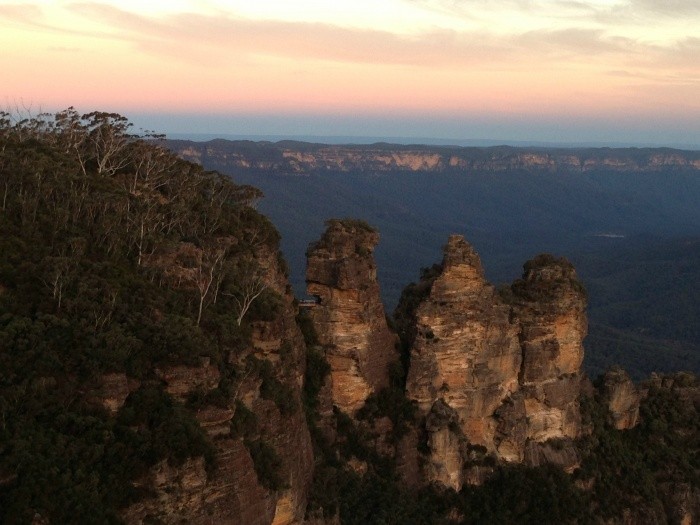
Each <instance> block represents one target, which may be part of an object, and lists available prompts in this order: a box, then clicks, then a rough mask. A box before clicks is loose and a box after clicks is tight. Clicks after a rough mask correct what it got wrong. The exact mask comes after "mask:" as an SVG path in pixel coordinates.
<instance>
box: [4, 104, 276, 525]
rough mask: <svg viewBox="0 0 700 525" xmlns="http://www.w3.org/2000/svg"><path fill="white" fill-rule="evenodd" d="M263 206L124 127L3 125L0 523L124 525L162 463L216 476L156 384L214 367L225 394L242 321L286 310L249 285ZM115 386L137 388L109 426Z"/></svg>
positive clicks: (188, 423)
mask: <svg viewBox="0 0 700 525" xmlns="http://www.w3.org/2000/svg"><path fill="white" fill-rule="evenodd" d="M259 196H260V194H259V192H258V191H257V190H254V189H252V188H249V187H241V186H235V185H233V184H232V183H231V182H230V181H229V180H228V179H227V178H225V177H222V176H219V175H218V174H215V173H209V172H206V171H204V170H203V169H202V168H201V167H200V166H198V165H195V164H191V163H189V162H185V161H182V160H179V159H178V158H176V157H175V156H174V155H173V154H171V153H169V152H168V151H166V150H164V149H162V148H160V147H157V146H155V145H153V144H152V143H148V142H144V141H143V140H140V139H138V138H137V137H135V136H133V135H131V134H130V125H129V123H128V122H127V121H126V120H125V119H124V118H123V117H120V116H119V115H114V114H107V113H91V114H88V115H82V116H81V115H79V114H77V113H76V112H75V111H74V110H72V109H69V110H66V111H64V112H61V113H58V114H56V115H40V116H38V117H36V118H32V119H27V120H24V121H20V122H15V121H13V120H11V119H10V115H7V114H2V113H0V232H2V234H1V235H0V521H1V522H3V523H28V522H29V521H31V519H32V518H33V517H34V515H35V514H36V515H37V516H43V517H44V518H46V519H48V520H49V521H50V522H51V523H69V522H70V523H78V522H81V523H102V522H115V521H119V516H118V510H119V509H120V508H122V507H124V506H126V505H127V504H129V503H132V502H134V501H137V500H138V499H140V498H141V497H143V496H144V494H143V493H140V492H139V489H137V488H136V486H135V485H134V484H133V483H132V482H133V480H134V479H136V478H138V477H139V476H141V475H142V474H144V473H145V472H146V471H147V469H148V468H150V467H151V466H152V465H154V464H155V463H157V462H159V461H162V460H168V462H170V463H172V464H175V465H177V464H181V463H182V462H183V461H185V460H186V459H187V458H189V457H192V456H204V457H205V458H206V460H207V463H208V465H209V466H210V467H211V468H215V465H214V462H213V446H212V443H211V441H210V439H209V438H208V437H207V436H206V433H205V432H204V431H203V430H202V429H201V428H200V425H199V424H198V422H197V421H196V420H195V418H194V416H193V412H192V411H191V410H188V409H187V408H186V406H185V405H184V404H183V403H182V402H181V401H178V400H176V399H174V398H173V397H172V396H171V395H170V394H168V393H167V392H166V391H165V390H164V387H163V385H164V384H163V382H162V381H161V380H160V379H159V376H158V370H159V369H160V368H163V367H167V366H173V365H198V364H200V363H201V362H202V360H206V361H207V362H209V363H211V365H212V366H214V367H217V368H218V369H219V370H220V373H221V377H222V380H221V382H220V383H219V384H218V386H217V387H216V388H215V389H214V390H213V391H212V392H210V393H209V394H208V396H209V399H208V401H209V402H216V401H217V399H215V398H217V396H218V399H220V400H221V399H225V397H226V395H227V389H230V388H231V387H232V383H233V382H234V378H235V377H236V374H237V373H238V372H237V370H236V367H235V366H234V365H233V364H232V363H234V360H232V359H231V357H230V356H231V355H232V354H235V353H236V352H237V351H240V349H241V348H242V347H243V346H244V345H245V344H246V341H247V340H248V339H249V337H250V327H249V322H248V321H250V320H252V319H255V318H261V317H264V316H266V315H268V316H269V315H270V311H273V310H274V305H275V302H276V301H277V298H276V296H275V294H274V293H273V292H272V291H270V290H263V288H262V287H260V288H258V289H256V287H255V285H256V282H257V281H256V280H257V279H259V269H258V263H257V261H256V258H255V250H256V248H257V247H260V246H263V245H269V246H271V247H272V249H273V253H274V250H275V249H276V243H277V241H278V236H277V233H276V232H275V230H274V228H273V227H272V226H271V224H270V223H269V222H268V221H267V219H265V218H264V217H262V216H261V215H259V214H258V213H257V212H255V211H254V210H253V209H252V208H251V207H250V206H249V204H250V203H251V202H252V201H253V200H254V199H256V198H258V197H259ZM251 293H253V294H258V293H260V295H259V296H258V297H257V299H256V301H254V303H250V302H247V299H250V295H251ZM110 373H122V374H125V375H126V377H128V378H129V381H130V383H131V382H133V383H135V384H136V385H140V386H137V387H136V388H135V390H134V391H133V392H131V394H130V395H129V396H128V398H127V399H126V402H125V403H124V404H123V406H121V408H119V409H118V411H116V412H115V413H111V412H110V411H109V410H108V409H107V407H106V404H105V399H104V397H103V395H104V394H103V393H102V391H101V389H102V383H103V378H104V376H105V374H110ZM215 386H216V385H215Z"/></svg>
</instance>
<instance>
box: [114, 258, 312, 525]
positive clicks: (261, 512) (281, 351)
mask: <svg viewBox="0 0 700 525" xmlns="http://www.w3.org/2000/svg"><path fill="white" fill-rule="evenodd" d="M255 259H256V260H255V262H256V264H257V265H258V266H259V267H260V269H261V272H262V274H263V275H264V279H265V286H266V288H267V289H268V290H270V291H271V292H274V293H275V294H276V296H277V297H278V298H279V308H277V309H276V310H275V315H274V316H271V318H270V319H269V320H264V321H263V320H260V321H254V322H252V323H251V325H252V334H251V344H250V346H249V347H247V348H245V349H243V350H236V351H232V352H231V353H230V355H229V356H228V361H229V362H230V363H231V364H232V365H233V366H234V369H235V370H236V375H235V378H234V381H235V382H234V383H233V386H232V387H231V388H229V391H230V394H229V398H228V399H226V400H225V403H224V404H223V405H222V403H221V401H219V403H218V404H216V405H205V406H202V407H200V408H198V409H197V410H196V411H195V413H194V416H195V417H196V419H197V420H198V422H199V424H200V426H201V428H202V429H203V430H204V431H205V432H206V433H207V434H208V436H209V439H210V442H211V444H212V445H213V447H214V453H215V458H214V465H215V468H214V469H207V468H206V465H205V461H204V458H202V457H195V458H192V459H189V460H187V461H185V462H184V463H183V464H181V465H170V464H168V463H167V461H164V462H161V463H159V464H157V465H155V466H154V467H153V468H151V469H150V470H149V471H148V472H147V473H146V474H145V475H144V476H143V477H142V479H140V480H139V481H138V485H139V487H140V488H142V489H144V491H145V492H146V493H148V494H150V496H149V497H147V498H144V499H142V500H140V501H139V502H138V503H135V504H133V505H131V506H130V507H128V508H126V509H124V511H123V513H122V518H123V520H124V521H125V522H126V523H143V522H150V521H153V522H158V523H200V524H211V523H222V524H239V523H246V524H251V525H270V524H274V525H286V524H292V523H301V522H302V521H303V518H304V515H305V512H306V503H307V498H308V493H309V489H310V484H311V476H312V473H313V468H314V458H313V450H312V447H311V437H310V434H309V429H308V426H307V423H306V418H305V416H304V412H303V409H302V406H301V405H302V402H301V389H302V386H303V377H304V370H305V367H306V361H305V355H306V354H305V345H304V341H303V338H302V335H301V333H300V331H299V328H298V326H297V325H296V322H295V314H296V309H295V306H294V298H293V296H292V295H291V293H290V291H289V290H290V288H289V284H288V282H287V278H286V276H285V274H284V272H283V270H282V268H280V264H279V259H278V257H277V252H276V251H275V250H274V249H273V248H272V247H269V246H261V247H258V249H257V253H256V255H255ZM253 362H257V363H258V367H257V368H256V367H254V366H251V363H253ZM265 363H268V365H265ZM262 366H265V368H266V370H267V371H268V374H269V375H270V377H267V381H274V382H275V385H278V386H279V385H281V386H282V387H284V388H286V390H285V391H286V392H287V394H288V396H289V399H284V400H282V401H284V402H285V405H286V408H282V407H280V406H278V404H277V402H276V401H275V400H273V399H266V398H265V396H264V395H263V393H262V388H263V382H264V381H265V379H264V378H262V377H261V375H260V372H259V369H260V368H261V367H262ZM157 374H158V377H159V379H160V380H161V381H162V382H163V385H164V389H165V390H166V391H167V392H168V393H170V394H171V395H172V396H173V398H175V399H177V400H179V401H180V402H181V403H185V402H186V400H187V399H188V397H189V396H190V395H191V394H192V393H193V392H198V393H200V394H205V395H206V394H207V393H209V392H211V391H212V390H213V389H215V388H216V387H217V386H218V384H219V381H220V380H221V379H222V378H221V376H220V373H219V370H218V369H217V368H216V367H215V366H214V365H213V364H212V363H210V362H209V361H207V360H204V361H203V362H202V363H201V364H200V366H198V367H197V366H191V367H183V366H180V367H170V368H163V369H159V370H158V371H157ZM104 384H105V387H104V389H103V390H105V398H104V402H103V403H104V404H105V406H107V407H108V408H112V406H114V407H116V408H118V405H119V404H120V403H123V400H124V398H125V397H126V395H128V391H129V385H128V384H126V382H125V381H124V380H120V378H119V377H116V376H114V377H113V376H105V379H104ZM241 411H247V413H248V414H249V416H248V417H249V418H252V419H254V420H255V425H254V427H255V428H254V429H253V430H251V431H250V433H249V434H247V435H240V434H239V433H236V432H234V431H233V429H232V423H234V420H235V418H236V417H237V414H238V413H239V412H241ZM238 415H239V416H240V414H238ZM234 426H235V425H234ZM250 442H264V443H265V446H266V447H268V450H269V451H272V452H271V453H272V454H274V456H275V457H276V458H277V459H278V460H279V464H278V465H277V467H276V475H278V476H279V478H280V480H281V483H280V485H281V486H280V487H279V488H277V489H276V490H272V489H268V488H266V486H265V483H264V481H263V480H261V479H260V478H259V475H258V471H257V470H256V466H255V458H254V457H253V455H252V453H251V451H250V448H249V443H250Z"/></svg>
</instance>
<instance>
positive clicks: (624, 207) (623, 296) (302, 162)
mask: <svg viewBox="0 0 700 525" xmlns="http://www.w3.org/2000/svg"><path fill="white" fill-rule="evenodd" d="M170 147H172V148H174V149H175V150H177V151H178V152H180V153H181V154H183V155H184V156H186V157H187V158H192V159H193V160H197V161H199V162H202V163H203V164H204V166H205V167H209V168H216V169H219V170H222V171H223V172H224V173H227V174H229V175H231V176H232V177H233V179H234V180H235V181H238V182H241V183H246V184H253V185H255V186H257V187H259V188H261V189H262V190H263V192H264V193H265V195H266V196H267V198H265V199H263V200H262V201H261V203H260V209H261V210H262V211H264V212H265V213H266V214H267V215H268V216H269V217H270V218H271V220H272V221H273V222H274V223H275V225H276V226H277V227H278V228H279V230H280V231H281V233H282V249H283V251H284V252H285V256H286V257H287V259H288V260H289V263H290V268H291V280H292V284H293V286H294V287H295V290H296V291H297V293H298V294H303V293H304V286H305V285H304V267H305V257H304V253H305V251H306V247H307V246H308V244H309V242H311V241H312V240H313V239H315V238H316V237H317V236H318V235H319V234H320V231H321V230H322V228H323V222H324V221H325V219H326V218H327V217H330V216H335V217H342V216H348V217H362V218H363V219H365V220H367V221H368V222H370V223H371V224H372V225H374V226H376V227H377V228H378V230H379V231H380V232H381V241H380V243H379V246H378V247H377V262H378V271H379V277H380V282H381V285H382V293H383V296H384V299H385V302H386V303H387V304H388V305H389V308H391V307H392V306H393V305H394V304H395V303H396V301H397V299H398V296H399V294H400V291H401V290H402V289H403V287H404V286H405V285H406V284H407V283H408V282H411V281H415V280H416V279H417V278H418V275H419V269H420V268H422V267H427V266H429V265H430V264H432V262H433V254H434V253H436V252H438V251H439V250H440V248H441V244H442V242H444V239H445V238H447V236H448V235H449V234H451V233H461V234H464V235H465V237H466V238H467V239H469V241H470V242H471V243H472V244H473V245H474V246H475V247H476V248H477V250H478V251H479V253H480V254H481V256H482V259H483V261H484V265H485V268H486V272H487V275H488V276H489V278H490V279H491V280H492V281H494V282H506V281H511V280H512V279H513V278H514V277H516V276H517V275H519V274H520V270H521V269H520V264H521V263H522V261H524V260H526V259H528V258H530V257H532V256H533V255H535V254H537V253H541V252H550V253H555V254H558V255H565V256H567V257H568V258H569V259H570V260H572V261H573V262H574V263H575V265H576V267H577V269H578V271H579V274H580V275H581V277H582V278H583V281H584V284H585V285H586V286H588V287H590V288H591V290H592V292H593V293H592V294H591V296H592V299H591V304H590V317H591V336H590V337H589V339H588V341H587V345H586V347H587V351H588V354H587V359H586V366H587V368H588V370H589V371H590V372H591V373H592V374H594V375H595V374H597V373H600V372H601V371H602V370H603V369H604V368H605V367H607V366H610V365H612V364H614V363H619V364H621V365H623V366H625V368H627V369H628V370H630V372H631V373H632V374H633V376H634V377H637V378H640V377H644V376H646V375H648V374H649V373H650V372H651V371H653V370H665V371H671V370H683V369H686V370H694V371H696V372H697V371H700V352H699V351H698V346H697V344H698V338H697V335H694V334H697V333H698V330H699V329H700V328H699V327H700V321H699V319H700V317H698V316H697V315H695V312H697V311H698V309H699V308H700V294H698V293H694V291H697V290H698V287H697V283H698V281H697V279H698V272H700V255H699V254H698V253H697V250H692V249H691V245H689V244H687V243H688V242H693V241H694V239H698V238H700V206H698V205H697V202H700V172H698V170H697V168H696V167H695V166H696V164H697V157H698V153H697V152H680V151H675V150H667V149H640V150H636V149H624V150H623V149H619V150H617V149H609V148H599V149H586V150H557V149H548V150H546V149H541V148H540V149H522V148H520V149H519V148H505V147H504V148H447V147H429V146H392V145H388V144H378V145H371V146H342V147H341V146H339V147H336V146H323V145H317V144H304V143H289V142H285V143H277V144H272V143H253V142H247V143H246V142H228V141H213V142H210V143H205V144H197V143H189V142H180V141H175V142H173V143H170ZM436 158H439V159H440V160H436ZM454 158H457V159H463V160H464V159H466V160H464V163H465V166H466V167H464V166H462V167H461V168H460V165H459V164H458V163H456V161H454V160H452V159H454ZM654 159H656V160H654ZM660 159H663V160H660ZM449 162H452V164H454V165H451V164H449ZM441 163H442V164H441ZM693 163H695V164H693ZM246 166H247V167H246ZM341 168H342V169H341ZM659 257H661V258H663V263H660V262H659ZM649 258H651V259H654V258H655V259H656V260H657V262H656V263H653V262H651V260H647V259H649Z"/></svg>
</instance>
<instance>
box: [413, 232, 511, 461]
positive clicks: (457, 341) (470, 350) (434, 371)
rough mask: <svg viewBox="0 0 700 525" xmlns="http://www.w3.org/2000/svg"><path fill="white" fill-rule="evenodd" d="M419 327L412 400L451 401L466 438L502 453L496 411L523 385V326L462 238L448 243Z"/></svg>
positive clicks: (426, 406)
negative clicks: (497, 438)
mask: <svg viewBox="0 0 700 525" xmlns="http://www.w3.org/2000/svg"><path fill="white" fill-rule="evenodd" d="M416 331H417V334H416V339H415V342H414V344H413V348H412V349H411V365H410V369H409V373H408V379H407V385H406V394H407V396H408V398H409V399H412V400H415V401H416V402H417V403H418V406H419V409H420V411H421V412H422V413H423V414H428V413H430V412H431V410H432V409H433V405H434V403H436V402H438V401H439V402H440V403H444V404H445V405H447V406H449V407H450V408H451V409H452V410H453V411H454V413H455V414H456V416H457V421H456V422H455V423H456V425H457V426H458V427H459V428H460V430H461V432H462V434H463V436H464V437H465V438H466V440H467V441H468V442H469V443H471V444H475V445H480V446H483V447H485V448H486V449H487V450H489V451H491V452H495V449H496V443H495V441H494V438H495V434H496V430H497V420H496V418H495V417H494V413H495V412H496V409H497V408H498V407H500V406H501V405H502V404H503V402H504V401H505V400H506V398H508V397H509V396H510V395H511V394H512V393H514V392H515V391H517V389H518V372H519V370H520V364H521V360H522V358H521V351H520V346H519V344H518V331H519V327H518V325H517V324H516V323H514V322H513V320H512V319H511V315H510V307H509V306H508V305H506V304H505V303H504V302H503V301H501V300H500V298H499V296H498V294H497V293H496V290H495V288H494V287H493V286H492V285H490V284H489V283H488V282H487V281H486V279H485V277H484V271H483V268H482V266H481V261H480V259H479V256H478V255H477V254H476V252H474V250H473V248H472V247H471V246H470V245H469V244H468V243H467V242H466V241H465V240H464V238H463V237H462V236H460V235H452V236H450V238H449V240H448V243H447V245H446V246H445V255H444V259H443V262H442V271H441V273H440V275H438V276H437V277H436V278H435V281H434V282H433V284H432V287H431V290H430V294H429V296H428V297H427V298H426V299H424V300H423V302H422V303H421V304H420V305H419V306H418V308H417V310H416ZM513 459H518V458H513Z"/></svg>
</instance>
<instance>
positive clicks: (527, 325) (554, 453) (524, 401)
mask: <svg viewBox="0 0 700 525" xmlns="http://www.w3.org/2000/svg"><path fill="white" fill-rule="evenodd" d="M431 279H433V280H432V282H431V283H430V289H429V293H428V294H427V295H426V296H425V297H424V298H423V299H422V300H421V302H420V304H419V305H418V306H417V308H416V310H415V333H416V337H415V340H414V341H413V344H412V347H411V348H410V368H409V372H408V378H407V384H406V394H407V397H408V398H409V399H411V400H414V401H415V402H416V404H417V406H418V408H419V412H420V414H421V415H422V417H423V418H424V419H423V425H424V428H425V432H426V440H425V445H426V447H425V452H424V456H425V457H424V460H425V461H424V468H423V477H424V480H425V481H428V482H432V481H435V482H438V483H440V484H443V485H445V486H449V487H452V488H455V489H456V490H458V489H459V487H461V486H462V484H463V483H465V482H475V480H476V482H478V480H479V479H481V477H482V473H483V464H480V463H479V462H478V461H477V462H475V461H474V460H473V459H474V457H473V456H474V451H475V450H477V451H485V452H484V453H485V454H487V455H490V456H492V457H494V458H496V459H497V460H501V461H506V462H526V463H528V464H533V465H538V464H541V463H557V464H560V465H561V466H563V467H564V468H567V469H571V468H573V467H574V466H575V465H576V463H577V461H578V459H577V454H576V451H575V449H574V448H573V439H575V438H576V437H578V436H579V435H580V433H581V417H580V412H579V393H580V382H581V372H580V368H581V364H582V361H583V344H582V342H583V338H584V337H585V335H586V330H587V320H586V314H585V306H586V299H585V292H584V291H583V288H582V287H581V285H580V283H579V281H578V279H577V277H576V273H575V271H574V268H573V266H572V265H571V264H570V263H568V262H567V261H566V260H565V259H557V258H554V257H552V256H547V255H543V256H538V257H537V258H535V259H533V260H532V261H529V262H528V263H526V264H525V272H524V274H523V277H522V279H519V280H518V281H516V282H515V283H514V284H513V286H512V287H511V288H510V289H506V290H503V291H502V292H501V293H498V292H497V291H496V290H495V288H494V287H493V286H492V285H490V284H489V283H488V282H487V281H486V280H485V278H484V272H483V268H482V266H481V262H480V260H479V257H478V255H477V254H476V253H475V252H474V250H473V249H472V247H471V246H470V245H469V244H468V243H467V242H466V241H465V240H464V239H463V238H462V237H461V236H456V235H453V236H451V237H450V238H449V240H448V243H447V245H446V246H445V253H444V258H443V261H442V265H441V266H440V267H439V273H438V274H437V276H433V277H431ZM436 407H437V409H439V410H438V412H439V413H441V414H443V413H448V412H449V414H451V415H450V417H449V418H447V419H449V424H447V425H445V424H442V425H438V424H435V421H436V417H435V411H436V410H437V409H436ZM443 415H444V414H443ZM438 419H439V420H445V417H443V418H442V419H440V418H438ZM477 455H478V454H477Z"/></svg>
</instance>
